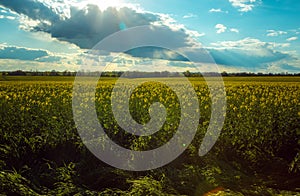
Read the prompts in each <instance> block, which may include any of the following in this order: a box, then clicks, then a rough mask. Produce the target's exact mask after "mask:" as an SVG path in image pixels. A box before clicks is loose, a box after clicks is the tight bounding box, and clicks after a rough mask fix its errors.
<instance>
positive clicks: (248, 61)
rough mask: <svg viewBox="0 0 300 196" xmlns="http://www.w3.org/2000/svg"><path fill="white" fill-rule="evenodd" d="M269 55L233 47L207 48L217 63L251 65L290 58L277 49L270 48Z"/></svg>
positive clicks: (240, 65) (237, 65) (239, 65)
mask: <svg viewBox="0 0 300 196" xmlns="http://www.w3.org/2000/svg"><path fill="white" fill-rule="evenodd" d="M268 50H269V51H270V54H269V55H264V56H262V55H253V54H251V53H249V54H247V52H245V51H243V50H234V49H221V50H220V49H209V52H210V55H211V56H212V57H213V59H214V60H215V62H216V63H217V64H222V65H229V66H236V67H253V66H256V65H258V64H265V63H270V62H275V61H279V60H282V59H288V58H291V56H290V55H288V54H284V53H281V52H278V51H273V50H270V49H268Z"/></svg>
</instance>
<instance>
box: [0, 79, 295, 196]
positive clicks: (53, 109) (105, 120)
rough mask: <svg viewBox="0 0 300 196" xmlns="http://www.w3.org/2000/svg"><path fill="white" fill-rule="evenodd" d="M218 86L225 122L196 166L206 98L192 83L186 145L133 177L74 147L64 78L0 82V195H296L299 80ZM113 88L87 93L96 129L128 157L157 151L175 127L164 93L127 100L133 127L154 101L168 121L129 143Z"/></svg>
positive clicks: (77, 142)
mask: <svg viewBox="0 0 300 196" xmlns="http://www.w3.org/2000/svg"><path fill="white" fill-rule="evenodd" d="M223 79H224V83H225V90H226V99H227V108H226V118H225V123H224V126H223V129H222V132H221V135H220V137H219V138H218V141H217V142H216V144H215V146H214V147H213V148H212V149H211V151H210V152H209V153H208V154H206V155H205V156H203V157H199V156H198V148H199V146H200V144H201V141H202V138H203V137H204V134H205V133H206V130H207V127H208V124H209V120H210V114H211V112H210V109H211V99H210V96H209V89H208V87H207V85H206V83H205V81H204V80H203V79H202V78H189V80H190V81H191V83H192V84H193V86H194V89H195V91H196V94H197V97H198V100H199V106H200V113H201V116H200V119H199V125H198V131H197V133H196V136H195V138H194V139H193V141H192V143H191V145H189V147H188V148H187V149H186V150H185V151H184V153H183V154H181V155H180V156H179V157H178V158H177V159H176V160H174V161H173V162H171V163H169V164H168V165H165V166H163V167H161V168H158V169H153V170H149V171H143V172H134V171H124V170H120V169H116V168H114V167H111V166H109V165H107V164H105V163H104V162H102V161H100V160H98V159H97V158H96V157H95V156H94V155H93V154H92V153H91V152H90V151H89V150H88V149H87V148H86V147H85V145H84V144H83V143H82V140H81V138H80V136H79V134H78V132H77V129H76V126H75V123H74V120H73V112H72V91H73V82H74V77H59V76H52V77H51V76H49V77H47V76H43V77H29V76H25V77H23V76H16V77H12V76H7V77H5V78H4V77H0V108H1V110H0V113H1V114H0V120H1V124H0V158H1V159H0V182H1V183H0V193H3V194H7V195H15V194H19V195H76V194H77V195H213V194H215V195H300V77H288V76H285V77H275V76H273V77H265V76H264V77H224V78H223ZM132 80H134V79H132ZM166 80H170V79H166ZM173 80H174V83H176V79H173ZM115 81H116V79H115V78H102V79H101V80H99V83H98V86H97V89H96V93H95V98H96V111H97V114H98V119H99V122H101V124H102V125H103V128H104V129H105V131H106V133H107V134H108V135H109V136H110V138H112V139H113V140H114V141H116V142H117V143H118V144H119V145H122V146H124V147H126V148H128V149H134V150H147V149H152V148H156V147H157V146H161V145H163V143H165V142H167V141H168V140H169V139H170V138H171V137H172V135H173V134H174V132H176V129H177V128H178V124H179V120H180V119H179V118H178V116H180V108H179V104H178V98H177V97H176V95H175V94H174V92H172V91H171V90H170V89H169V88H168V87H166V86H160V85H159V84H158V83H145V84H143V85H142V86H141V88H138V89H136V90H135V91H134V92H133V95H132V96H131V97H132V99H131V100H130V108H129V109H130V112H131V115H132V117H133V118H134V119H135V120H136V121H137V122H140V123H146V122H148V121H149V120H150V116H149V113H148V108H149V106H150V105H151V104H152V103H153V102H156V101H157V100H160V101H161V102H162V103H163V104H164V105H165V107H166V108H167V114H168V116H167V118H166V122H165V124H164V125H163V127H162V129H161V130H160V131H159V132H157V133H155V134H154V135H153V137H150V136H148V137H138V136H134V135H131V134H128V133H126V132H124V130H122V129H121V128H120V127H119V126H118V124H117V122H115V121H114V120H112V119H113V113H112V110H111V99H110V98H111V93H112V89H113V87H114V83H115ZM178 85H179V86H180V85H181V84H180V83H178ZM182 88H183V87H182ZM153 92H157V93H153Z"/></svg>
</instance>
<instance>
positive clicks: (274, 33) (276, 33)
mask: <svg viewBox="0 0 300 196" xmlns="http://www.w3.org/2000/svg"><path fill="white" fill-rule="evenodd" d="M267 33H268V34H267V36H268V37H277V36H280V35H285V34H287V32H286V31H276V30H267Z"/></svg>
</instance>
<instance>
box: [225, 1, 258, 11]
mask: <svg viewBox="0 0 300 196" xmlns="http://www.w3.org/2000/svg"><path fill="white" fill-rule="evenodd" d="M260 2H261V1H260V0H229V3H231V5H232V6H233V7H235V8H239V9H238V10H239V11H240V12H249V11H252V10H253V8H254V7H255V6H256V5H257V4H258V3H260Z"/></svg>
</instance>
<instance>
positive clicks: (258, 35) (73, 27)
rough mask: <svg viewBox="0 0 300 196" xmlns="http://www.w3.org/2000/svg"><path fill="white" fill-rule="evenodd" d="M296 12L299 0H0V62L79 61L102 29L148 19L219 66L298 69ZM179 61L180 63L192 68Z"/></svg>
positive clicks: (69, 65) (299, 14) (73, 65)
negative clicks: (202, 50) (209, 57)
mask: <svg viewBox="0 0 300 196" xmlns="http://www.w3.org/2000/svg"><path fill="white" fill-rule="evenodd" d="M299 18H300V2H299V0H272V1H271V0H202V1H199V0H197V1H196V0H190V1H184V0H163V1H154V0H110V1H109V0H102V1H101V0H86V1H83V0H65V1H62V0H48V1H46V0H23V1H19V0H1V1H0V70H16V69H23V70H53V69H55V70H61V71H63V70H78V69H82V65H81V62H82V58H84V57H83V56H84V54H85V53H86V52H87V51H89V50H90V49H91V48H93V47H94V46H95V45H96V44H97V43H98V42H99V41H101V40H102V39H104V38H105V37H107V36H109V35H111V34H113V33H115V32H117V31H119V30H124V29H129V28H131V27H136V26H141V25H150V26H153V27H154V28H156V29H159V28H163V29H165V32H169V33H170V35H172V36H171V37H172V42H176V44H177V45H178V50H177V51H180V52H183V53H184V54H187V53H189V54H193V55H195V54H196V52H197V50H194V48H195V47H199V43H201V47H203V48H205V49H206V50H207V51H208V52H209V54H210V55H211V57H212V58H213V59H214V61H215V63H216V64H217V65H218V67H219V70H220V71H228V72H242V71H251V72H264V73H269V72H273V73H278V72H291V73H293V72H300V22H299ZM162 37H163V36H162ZM160 39H162V38H160ZM193 50H194V51H193ZM151 51H152V50H151ZM187 51H188V52H187ZM158 52H161V53H165V52H166V51H158ZM141 53H143V50H141ZM148 53H149V49H148ZM148 53H147V54H148ZM168 54H169V51H168ZM145 55H146V52H145V50H144V54H143V55H138V57H137V56H135V57H134V55H131V56H130V55H128V54H127V55H124V56H123V57H122V58H124V59H127V60H124V61H121V62H127V63H128V62H133V61H136V62H140V61H139V60H137V59H138V58H140V57H141V56H142V57H145ZM109 56H110V53H108V54H106V57H105V58H104V57H101V59H104V60H103V61H104V64H105V62H107V63H109V61H108V60H107V59H111V58H109ZM159 56H163V57H164V59H162V60H161V63H162V64H164V65H165V66H166V67H167V65H172V64H174V62H170V61H172V59H174V58H170V59H167V58H166V56H168V55H165V54H164V55H159ZM151 57H153V54H152V55H151ZM128 59H133V60H130V61H128ZM175 59H178V58H175ZM178 63H179V64H180V62H178ZM182 64H184V66H182V69H179V71H182V70H184V69H191V70H192V68H189V67H188V66H186V63H183V62H182ZM206 66H207V69H206V71H209V65H206ZM177 67H180V66H178V65H177ZM155 69H156V68H155Z"/></svg>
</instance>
